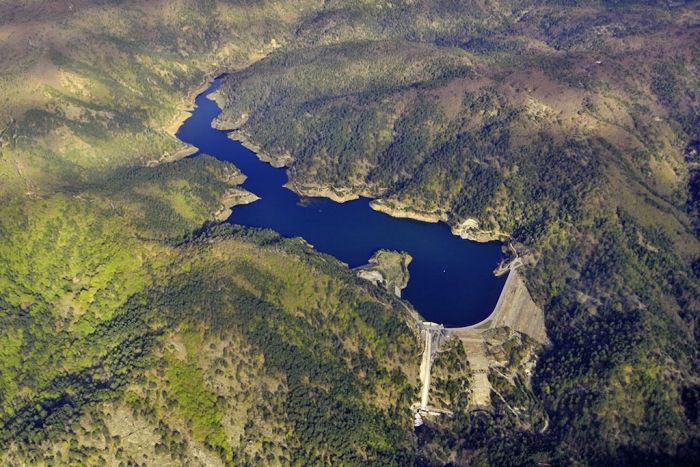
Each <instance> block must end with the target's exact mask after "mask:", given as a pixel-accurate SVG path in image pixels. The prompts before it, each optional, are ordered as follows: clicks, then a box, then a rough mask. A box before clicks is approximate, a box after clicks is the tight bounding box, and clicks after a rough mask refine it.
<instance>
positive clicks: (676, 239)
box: [0, 0, 700, 465]
mask: <svg viewBox="0 0 700 467" xmlns="http://www.w3.org/2000/svg"><path fill="white" fill-rule="evenodd" d="M699 20H700V13H699V12H698V7H697V4H696V3H694V2H643V1H614V2H612V1H588V0H582V1H551V0H531V1H528V0H503V1H495V2H474V1H466V0H465V1H441V0H437V1H436V0H412V1H392V2H388V1H369V0H367V1H365V0H350V1H336V0H330V1H325V2H314V1H311V0H296V1H279V0H261V1H254V0H253V1H250V0H228V1H224V0H220V1H215V0H176V1H160V0H157V1H150V0H149V1H144V0H124V1H99V2H95V1H80V0H74V1H61V0H58V1H56V0H52V1H41V0H37V1H31V2H20V1H11V0H0V104H1V105H0V238H2V242H0V463H2V464H4V465H35V464H44V465H66V464H75V465H94V464H108V465H120V464H123V465H136V464H138V465H144V464H147V465H183V464H190V465H201V464H204V465H220V464H235V465H238V464H242V465H264V464H285V465H288V464H301V463H307V464H309V463H310V464H331V465H338V464H344V465H348V464H351V465H357V464H367V463H375V464H394V465H397V464H398V465H410V464H413V463H419V464H426V465H439V464H441V463H444V462H448V461H449V462H453V463H456V464H474V463H480V464H492V465H509V464H510V465H524V464H534V463H546V464H556V465H563V464H566V465H569V464H571V463H576V462H578V463H582V464H611V463H616V464H624V463H637V464H638V463H641V462H644V463H648V464H655V465H665V464H679V465H683V464H689V463H692V462H693V461H697V460H698V458H699V457H700V455H699V454H698V451H699V449H700V441H698V440H699V437H700V427H699V423H700V419H699V418H698V413H699V412H698V407H700V374H699V371H698V355H697V350H698V347H699V346H698V343H699V342H698V339H700V323H698V316H699V313H698V312H699V311H700V310H699V309H698V308H699V307H700V298H699V297H700V242H699V241H698V225H700V224H698V222H700V221H699V219H700V211H699V210H698V206H699V203H698V200H700V194H699V188H698V180H700V177H698V170H699V169H698V167H699V165H698V164H700V158H699V157H700V156H698V154H700V153H699V152H698V151H699V150H700V149H699V148H700V145H699V143H698V140H700V134H698V128H700V123H699V122H700V120H699V117H698V112H699V110H700V109H699V108H698V106H699V104H698V102H700V100H699V99H698V95H699V94H700V83H699V80H700V78H698V77H699V76H700V69H699V68H700V62H699V60H700V53H699V50H698V49H699V45H698V44H700V32H699V31H700V29H699V28H698V25H699V24H700V22H699ZM223 71H226V72H229V73H230V74H229V76H228V78H227V80H226V82H225V83H224V85H223V86H222V88H221V90H220V92H219V95H218V96H217V99H218V101H219V102H220V103H221V104H222V105H223V106H224V107H225V108H224V113H223V115H222V118H221V120H220V121H219V124H220V125H221V126H225V127H228V128H236V129H237V130H238V132H237V133H234V135H233V136H234V137H240V138H242V139H243V140H244V141H246V142H247V143H248V144H250V145H251V146H253V147H256V148H260V151H261V155H262V156H263V157H266V158H269V159H270V160H272V161H275V162H277V163H283V164H287V165H288V166H289V173H290V182H291V186H292V187H293V188H295V189H296V190H298V191H300V192H301V193H319V192H328V193H342V194H344V195H348V194H349V195H353V194H366V195H370V196H372V197H375V198H380V199H381V200H382V203H381V206H383V208H384V209H385V210H388V211H393V212H395V213H396V212H398V213H408V214H409V215H413V216H419V215H424V214H426V213H427V214H430V215H431V216H435V217H439V218H442V219H444V220H446V221H448V222H449V223H450V224H452V225H453V226H454V227H455V229H456V231H458V232H461V233H463V234H464V235H465V236H469V237H472V238H479V239H487V238H494V237H503V236H506V237H509V238H510V239H511V241H512V242H513V245H514V247H515V248H516V250H517V251H518V253H519V255H520V256H521V258H522V259H523V261H524V262H525V264H526V267H525V268H523V269H522V271H523V273H524V275H525V276H526V278H527V284H528V287H529V288H530V291H531V292H532V295H533V297H534V298H535V300H536V301H537V302H538V304H540V305H542V306H543V308H544V311H545V317H546V320H547V331H548V334H549V337H550V339H551V341H552V345H551V346H550V347H548V348H546V349H543V350H542V351H541V353H540V354H539V355H537V356H536V357H532V358H534V359H536V360H537V365H536V366H535V368H534V372H533V373H532V374H525V373H523V372H512V373H507V374H491V375H490V377H491V380H492V381H491V384H492V386H493V387H494V389H495V390H496V391H497V392H498V397H494V398H493V399H494V405H493V407H491V408H490V409H488V410H482V411H478V412H472V413H467V412H466V409H465V407H466V400H467V399H468V397H469V393H470V389H469V387H468V386H469V384H470V370H469V367H468V365H467V364H466V362H465V360H464V359H465V355H464V352H463V349H462V348H461V347H460V346H458V345H457V346H456V345H452V344H451V345H450V346H448V348H447V351H446V352H445V353H444V354H442V355H440V356H439V358H438V359H437V360H436V376H435V386H434V388H433V390H434V391H435V392H434V393H435V396H436V397H437V398H438V399H439V400H441V401H443V402H444V403H445V404H446V405H448V406H449V407H451V408H453V409H454V410H455V412H456V414H455V416H454V417H452V418H442V419H440V418H437V419H434V420H428V423H427V425H426V426H425V427H424V429H423V430H422V431H421V432H420V433H419V436H417V437H416V436H415V435H414V433H413V431H412V429H411V428H412V414H411V413H410V407H411V404H412V403H413V402H415V400H416V397H417V394H416V385H417V381H418V377H417V375H418V364H419V357H418V356H419V353H420V349H419V346H418V344H417V342H416V339H415V336H414V329H412V327H411V325H410V324H409V320H408V316H407V312H406V304H405V302H401V301H400V300H399V299H397V298H395V297H393V296H392V295H390V294H388V293H386V292H384V291H382V290H381V289H379V288H377V287H373V286H372V285H371V284H369V283H365V282H364V281H361V280H359V279H357V278H355V277H354V276H353V275H352V274H351V273H350V272H349V271H348V270H347V268H346V267H345V266H344V265H342V264H341V263H339V262H337V261H336V260H334V259H333V258H330V257H327V256H323V255H320V254H318V253H317V252H314V250H313V249H312V248H310V247H309V246H308V245H306V244H305V243H304V242H302V241H300V240H289V239H282V238H280V237H279V236H277V235H276V234H274V233H272V232H268V231H256V230H250V229H242V228H235V227H230V226H227V227H224V226H217V225H214V224H212V221H213V219H214V218H215V217H216V216H217V215H218V214H219V213H221V212H222V209H224V210H225V209H226V208H228V206H225V205H224V204H225V203H232V202H235V199H238V198H236V196H240V197H241V199H243V198H245V196H246V193H245V192H243V190H242V189H241V188H240V187H238V185H239V184H240V183H241V182H242V180H243V177H242V175H241V174H240V173H239V171H238V170H237V169H236V168H235V167H234V166H232V165H230V164H224V163H221V162H218V161H216V160H214V159H212V158H209V157H207V156H200V157H197V158H194V159H182V157H183V156H184V155H185V154H187V153H188V152H189V151H190V149H191V148H187V147H185V146H184V145H183V144H182V143H181V142H179V141H178V140H177V139H176V138H175V137H174V132H175V130H176V129H177V127H178V126H179V124H180V122H181V121H182V119H183V118H185V116H186V115H187V114H186V112H185V111H186V109H187V108H189V106H191V105H192V102H193V96H194V94H195V93H196V91H197V88H198V87H199V86H201V85H202V84H203V83H205V82H206V81H207V79H209V78H211V77H212V76H214V75H215V74H218V73H220V72H223ZM233 195H235V196H233ZM232 196H233V197H232ZM234 209H235V207H234ZM533 349H539V347H537V346H534V345H531V343H530V342H529V341H528V340H527V339H524V338H523V339H520V338H517V339H509V340H506V341H505V344H504V345H503V348H502V349H500V350H499V352H502V353H503V354H504V355H505V357H504V359H505V360H506V361H507V362H509V363H513V364H514V365H516V364H517V363H518V362H519V361H521V360H522V359H523V358H525V356H526V355H527V358H531V355H530V353H532V352H534V350H533ZM513 407H516V408H517V407H525V408H526V409H525V410H520V409H518V410H513Z"/></svg>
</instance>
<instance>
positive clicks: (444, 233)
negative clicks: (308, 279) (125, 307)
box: [177, 78, 505, 327]
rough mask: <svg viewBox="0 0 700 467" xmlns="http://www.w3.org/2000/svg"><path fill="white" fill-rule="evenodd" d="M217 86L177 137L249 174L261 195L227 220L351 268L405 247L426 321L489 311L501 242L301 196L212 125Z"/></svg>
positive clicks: (467, 318)
mask: <svg viewBox="0 0 700 467" xmlns="http://www.w3.org/2000/svg"><path fill="white" fill-rule="evenodd" d="M220 84H221V78H217V79H216V80H214V82H213V83H212V85H211V86H210V87H209V88H208V89H207V90H206V91H204V92H203V93H202V94H200V95H199V96H197V98H196V101H195V103H196V108H195V110H194V111H193V112H192V116H191V117H190V118H188V119H187V120H186V121H185V122H184V123H183V125H182V126H181V127H180V129H179V131H178V133H177V136H178V137H179V138H180V139H181V140H182V141H185V142H187V143H189V144H191V145H193V146H195V147H197V148H198V149H199V151H198V153H197V154H201V153H205V154H209V155H211V156H214V157H216V158H217V159H219V160H222V161H226V162H231V163H233V164H235V165H236V166H237V167H238V168H239V169H240V170H241V171H242V172H243V173H244V174H245V175H246V176H247V177H248V178H247V180H246V181H245V183H243V188H245V189H246V190H248V191H250V192H252V193H255V194H256V195H258V196H259V197H260V198H261V199H260V200H258V201H256V202H254V203H251V204H248V205H245V206H237V207H235V208H234V209H233V214H232V215H231V217H230V218H229V219H228V222H230V223H232V224H239V225H244V226H250V227H265V228H270V229H272V230H275V231H277V232H279V233H280V234H282V235H284V236H286V237H302V238H304V239H305V240H306V241H308V242H309V243H311V244H312V245H313V246H314V248H316V249H317V250H318V251H322V252H324V253H328V254H330V255H333V256H335V257H336V258H338V259H339V260H341V261H343V262H345V263H347V264H348V265H349V266H350V267H356V266H360V265H363V264H366V263H367V260H368V259H369V258H370V257H371V256H372V254H373V253H374V252H375V251H377V250H378V249H382V248H384V249H391V250H399V251H406V252H408V253H409V254H410V255H411V256H412V257H413V261H412V262H411V264H410V266H409V272H410V275H411V277H410V280H409V283H408V287H406V288H405V289H404V291H403V293H402V295H403V297H404V298H405V299H407V300H408V301H409V302H411V304H413V306H414V307H415V308H416V309H417V310H418V311H419V312H420V313H421V315H423V317H425V318H426V319H427V320H429V321H433V322H436V323H441V324H444V325H445V326H447V327H456V326H467V325H470V324H474V323H477V322H479V321H481V320H482V319H484V318H485V317H486V316H488V315H489V314H490V313H491V311H492V310H493V307H494V306H495V304H496V301H497V300H498V296H499V294H500V292H501V289H502V288H503V284H504V282H505V276H502V277H494V276H493V273H492V271H493V269H494V268H495V267H496V265H497V264H498V262H499V260H500V259H501V258H502V252H501V245H500V243H498V242H491V243H476V242H470V241H466V240H462V239H460V238H459V237H456V236H454V235H452V233H451V232H450V229H449V227H448V226H447V225H446V224H444V223H438V224H431V223H425V222H419V221H414V220H411V219H397V218H393V217H390V216H387V215H385V214H382V213H379V212H377V211H374V210H372V209H371V208H370V207H369V202H370V200H369V199H367V198H360V199H358V200H355V201H349V202H346V203H336V202H334V201H331V200H329V199H325V198H300V197H299V196H298V195H297V194H295V193H294V192H292V191H290V190H288V189H287V188H284V187H283V185H284V184H285V183H286V182H287V171H286V170H285V169H277V168H274V167H272V166H271V165H269V164H267V163H265V162H262V161H260V160H259V159H258V158H257V156H256V155H255V153H254V152H252V151H250V150H249V149H247V148H245V147H244V146H243V145H242V144H241V143H240V142H238V141H234V140H231V139H230V138H229V137H228V135H227V132H225V131H221V130H216V129H214V128H212V127H211V123H212V120H213V119H214V118H216V117H217V116H218V115H219V114H220V113H221V109H219V107H218V105H217V104H216V103H215V102H214V101H212V100H211V99H209V98H208V95H209V94H211V93H212V92H214V91H216V90H217V89H218V88H219V85H220ZM195 156H196V154H195Z"/></svg>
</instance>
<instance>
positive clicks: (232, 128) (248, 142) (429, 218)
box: [212, 101, 510, 243]
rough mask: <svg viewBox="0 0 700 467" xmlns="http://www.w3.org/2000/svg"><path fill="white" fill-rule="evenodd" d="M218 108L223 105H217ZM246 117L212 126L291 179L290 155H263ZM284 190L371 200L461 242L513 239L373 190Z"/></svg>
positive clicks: (304, 187) (294, 184) (296, 186)
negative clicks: (446, 230)
mask: <svg viewBox="0 0 700 467" xmlns="http://www.w3.org/2000/svg"><path fill="white" fill-rule="evenodd" d="M216 102H217V105H220V104H219V102H218V101H216ZM246 118H247V115H246V116H245V117H244V118H243V119H239V120H238V121H236V122H230V121H227V120H224V119H221V117H220V116H219V117H217V118H215V119H214V121H213V122H212V127H213V128H216V129H218V130H221V131H226V132H228V137H229V138H230V139H231V140H233V141H238V142H239V143H241V144H242V145H243V146H244V147H245V148H246V149H248V150H249V151H252V152H253V153H255V156H256V157H257V158H258V159H260V160H261V161H263V162H266V163H268V164H270V165H271V166H272V167H275V168H285V169H287V175H289V167H290V164H291V163H292V162H293V161H294V158H293V157H292V155H291V154H284V155H280V156H272V155H270V154H268V153H266V152H265V151H263V150H262V149H261V148H260V146H259V145H258V144H256V143H255V142H254V141H253V138H252V137H251V136H250V135H249V134H248V133H246V132H245V130H243V129H241V128H240V126H241V125H242V124H244V123H245V120H246ZM284 187H285V188H288V189H289V190H291V191H293V192H294V193H296V194H297V195H299V196H302V197H308V198H327V199H330V200H332V201H334V202H336V203H346V202H348V201H353V200H356V199H359V198H360V197H363V198H369V199H370V203H369V206H370V208H372V209H373V210H375V211H377V212H381V213H382V214H386V215H388V216H391V217H394V218H400V219H412V220H416V221H419V222H428V223H432V224H435V223H438V222H444V223H445V224H447V225H448V226H449V227H450V231H451V232H452V234H453V235H455V236H457V237H460V238H462V239H463V240H468V241H472V242H477V243H488V242H493V241H499V242H501V243H505V242H507V241H508V240H509V239H510V235H508V234H506V233H503V232H499V231H492V230H482V229H479V227H478V225H479V222H478V220H476V219H474V218H467V219H464V220H462V221H459V222H455V221H453V220H452V219H450V217H449V215H448V214H447V213H446V212H445V211H443V210H438V211H435V212H421V211H416V210H412V209H410V208H406V207H403V206H397V205H395V204H394V205H392V204H390V203H394V202H392V201H389V200H386V199H383V198H381V195H379V194H378V193H371V192H370V190H359V191H355V190H352V189H348V188H346V189H339V188H336V187H332V186H322V185H318V186H309V185H302V184H299V183H298V182H294V181H292V180H290V179H289V176H288V177H287V183H285V184H284Z"/></svg>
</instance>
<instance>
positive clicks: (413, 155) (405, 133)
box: [219, 1, 700, 464]
mask: <svg viewBox="0 0 700 467" xmlns="http://www.w3.org/2000/svg"><path fill="white" fill-rule="evenodd" d="M699 19H700V13H699V12H698V9H697V5H696V4H692V3H688V4H682V3H679V4H675V5H673V6H670V5H667V4H660V5H656V4H654V5H651V4H648V3H646V2H568V3H565V2H499V3H488V4H484V5H476V4H475V3H473V2H432V1H431V2H427V1H426V2H420V1H418V2H410V3H409V2H407V3H406V4H389V3H381V2H377V3H372V4H371V5H368V4H366V3H351V4H348V3H347V2H336V3H333V2H330V3H329V4H328V5H327V7H326V8H325V9H324V11H323V12H321V13H319V14H317V15H315V16H314V17H312V18H309V19H307V20H306V21H305V23H304V26H302V27H300V28H299V29H298V30H297V37H296V40H295V46H294V47H290V48H288V49H287V50H279V51H276V52H275V53H273V54H271V55H270V56H268V57H266V58H265V59H263V60H260V61H259V62H256V63H255V64H253V65H252V66H250V67H248V68H246V69H245V70H242V71H240V72H237V73H233V74H232V75H231V76H230V77H229V78H228V80H227V83H226V85H225V86H224V87H223V88H222V91H221V93H222V95H223V98H222V101H223V102H225V103H226V107H225V113H224V115H223V116H222V118H221V121H220V122H219V124H220V125H221V126H222V127H226V128H236V129H238V130H239V132H238V134H239V135H240V137H242V138H243V139H244V140H245V141H250V143H251V144H252V145H253V146H254V147H256V148H259V150H260V152H261V153H262V154H263V156H264V157H267V158H269V159H270V160H272V161H275V162H278V163H285V164H288V165H289V167H290V175H291V186H293V187H294V188H296V189H297V190H299V191H300V192H301V193H317V192H323V191H324V190H329V191H334V192H336V193H343V194H344V195H345V196H348V194H352V193H356V194H365V195H369V196H372V197H375V198H381V199H382V203H381V204H380V205H378V208H382V210H388V211H389V212H395V213H397V214H402V215H405V214H408V215H414V216H416V217H421V216H424V215H426V214H428V215H432V216H438V217H441V218H443V219H445V220H447V221H448V222H450V223H451V224H452V225H453V226H455V229H456V230H457V231H460V232H462V233H464V234H466V235H467V236H471V237H473V238H480V239H484V238H494V237H499V236H502V235H504V234H505V235H508V236H509V237H510V238H511V239H512V240H513V241H514V243H515V246H516V248H517V250H518V251H519V252H520V254H521V255H523V257H524V258H525V260H526V262H528V263H529V265H530V267H528V268H527V269H526V275H527V277H528V284H529V286H530V288H531V290H532V292H533V294H534V295H535V297H536V300H537V301H538V302H539V303H541V304H543V305H544V308H545V315H546V318H547V327H548V332H549V335H550V337H551V339H552V341H553V345H552V347H551V348H550V349H548V350H547V351H545V352H544V353H543V354H542V355H541V357H540V361H539V363H538V365H537V369H536V371H535V374H534V375H533V381H534V383H535V394H536V397H537V398H538V399H539V400H540V401H541V402H542V403H543V404H544V407H545V409H546V412H547V414H548V417H549V420H550V423H549V426H548V427H547V430H546V431H545V432H543V433H537V432H535V431H534V430H532V429H529V430H523V429H522V427H523V426H524V425H525V421H524V420H518V417H515V418H513V417H511V416H510V415H508V414H503V413H502V414H500V415H497V416H496V420H495V421H494V420H492V421H490V422H489V423H491V424H493V425H496V426H498V425H505V426H509V427H510V428H509V429H511V430H513V431H511V434H510V435H506V436H503V437H501V436H500V435H499V436H497V438H501V441H499V442H494V441H493V438H490V439H489V438H488V437H487V438H486V439H485V440H484V441H483V443H484V444H481V445H479V443H476V446H475V443H474V438H475V435H474V432H473V425H471V424H470V423H467V424H466V425H463V426H462V427H459V428H453V430H452V431H454V430H458V431H460V430H461V431H460V432H461V433H462V435H457V436H456V437H455V438H453V441H452V443H454V445H456V447H455V446H453V448H452V449H457V451H461V452H463V453H464V452H469V451H470V450H473V449H474V448H475V447H477V448H480V447H481V448H483V447H486V448H487V450H493V449H497V450H500V451H501V454H499V455H498V456H499V457H491V459H499V462H498V463H501V462H506V461H507V462H512V463H516V464H517V463H521V462H526V461H527V460H528V459H530V460H535V459H536V460H539V461H543V459H560V460H562V461H564V460H565V459H583V460H586V461H588V462H592V463H608V462H638V461H640V460H641V459H645V460H658V461H659V462H662V463H668V462H672V461H673V459H676V461H677V462H680V459H686V460H687V459H689V458H693V457H696V456H697V455H698V454H697V449H698V444H697V443H698V442H697V436H698V419H697V416H696V409H695V407H696V406H697V394H698V386H697V384H698V370H697V368H698V367H697V364H698V360H697V357H698V355H697V349H698V343H699V341H698V339H699V338H700V326H699V324H700V323H699V322H698V316H699V315H698V311H700V310H699V308H700V300H699V299H698V297H700V275H698V264H700V259H699V258H700V242H698V237H697V218H698V211H697V201H696V198H697V194H696V191H697V189H696V188H694V184H697V180H696V179H697V176H695V180H696V181H695V182H694V181H693V180H694V178H693V175H692V174H693V170H697V160H696V159H697V148H696V146H697V143H696V141H697V138H698V137H699V136H700V135H699V134H698V128H699V126H698V125H699V122H700V120H698V118H699V117H698V115H699V113H698V112H699V111H700V107H699V105H698V92H700V80H699V79H698V76H700V75H699V74H698V72H699V71H700V69H699V65H700V62H698V59H699V57H700V54H699V52H700V50H699V48H698V44H699V43H700V35H699V33H698V20H699ZM387 207H388V209H387ZM475 221H476V222H475ZM465 225H466V226H468V228H466V229H465V228H464V226H465ZM490 429H494V428H490ZM516 433H517V434H516ZM443 434H444V432H443ZM453 435H454V433H453V434H452V435H451V436H453ZM499 443H502V444H499ZM496 446H500V447H499V448H496ZM509 450H511V451H512V450H515V451H517V452H518V453H519V454H518V456H514V455H512V456H511V457H510V458H509V457H508V456H506V457H505V458H504V457H500V456H501V455H502V454H503V452H504V451H505V452H508V451H509ZM489 452H490V453H491V454H493V455H494V456H495V455H496V454H495V453H493V452H491V451H489ZM553 452H557V454H556V455H555V456H554V457H551V454H552V453H553ZM543 453H548V454H546V455H544V457H542V456H543Z"/></svg>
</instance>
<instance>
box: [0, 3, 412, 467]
mask: <svg viewBox="0 0 700 467" xmlns="http://www.w3.org/2000/svg"><path fill="white" fill-rule="evenodd" d="M308 3H311V2H308ZM304 8H305V5H304V3H303V2H278V3H272V2H270V3H267V2H261V3H256V2H207V1H204V2H198V1H181V2H151V1H148V2H145V1H141V2H56V1H51V2H7V1H3V2H0V64H1V65H2V66H1V68H2V71H1V72H0V77H1V79H0V89H2V92H1V93H0V95H1V96H2V104H3V105H2V106H0V179H1V180H2V182H1V183H0V237H1V238H2V242H1V244H0V463H2V464H3V465H37V464H41V465H67V464H69V465H95V464H105V463H106V464H108V465H120V464H121V465H127V464H128V465H146V464H148V465H183V464H195V465H202V464H204V465H221V464H229V465H231V464H248V465H252V464H257V465H259V464H261V463H284V464H289V463H298V462H300V461H305V462H312V463H331V464H338V463H346V464H359V463H366V462H379V463H395V464H396V463H401V464H406V463H411V459H412V458H413V456H414V440H413V437H412V432H411V430H410V427H411V423H412V422H411V420H412V414H411V413H410V410H409V408H410V404H411V402H412V401H413V400H414V398H415V395H414V390H415V389H414V385H415V382H416V379H417V376H416V372H417V369H416V368H415V365H414V362H413V356H414V355H416V354H417V352H418V349H417V347H416V345H415V341H414V335H413V331H412V330H411V328H409V325H408V321H407V316H406V312H405V308H404V306H403V305H399V304H398V302H397V301H396V300H395V299H394V298H393V297H392V296H389V295H387V294H384V293H383V292H381V291H380V290H379V289H375V288H373V287H371V286H369V285H367V284H365V283H364V282H363V281H360V280H359V279H356V278H355V277H354V276H353V275H352V274H351V273H350V272H349V271H348V270H347V268H346V267H345V266H343V265H341V264H340V263H339V262H337V261H336V260H334V259H333V258H330V257H322V256H320V255H318V254H317V253H315V252H314V251H313V250H312V249H311V248H310V247H309V246H308V245H305V244H303V243H302V242H300V241H296V240H289V241H287V240H282V239H280V238H279V237H278V236H276V235H275V234H274V233H271V232H259V231H248V230H241V229H232V228H228V229H227V228H221V227H217V228H214V227H207V225H208V224H210V222H211V221H213V220H214V217H215V216H217V215H218V214H219V213H221V212H222V211H223V212H225V210H226V208H228V207H229V205H224V204H223V203H235V202H236V201H237V199H239V198H245V197H246V196H247V194H246V193H245V192H244V191H243V190H242V189H241V188H240V187H238V184H240V183H241V182H242V181H243V176H242V175H241V174H240V172H239V171H238V170H237V169H236V168H235V167H234V166H232V165H230V164H224V163H221V162H218V161H216V160H214V159H212V158H210V157H208V156H199V157H197V158H194V159H182V160H180V159H181V158H182V156H184V155H185V154H187V153H188V152H189V151H190V149H189V148H186V147H185V146H184V145H183V144H182V143H180V142H179V141H178V140H177V139H176V138H175V137H174V134H173V133H174V131H175V130H176V129H177V127H178V126H179V123H180V122H181V121H182V119H183V118H184V117H185V116H186V115H187V114H186V113H185V110H186V109H187V108H188V107H189V106H191V105H192V102H193V96H194V93H195V91H196V89H197V86H199V85H201V84H203V83H204V82H205V81H206V80H207V79H208V77H211V76H212V75H213V74H214V73H218V72H220V71H221V70H228V69H236V68H239V67H241V66H244V65H246V64H249V63H252V62H253V61H255V60H257V59H259V58H260V57H262V56H263V55H264V54H266V53H268V52H269V51H270V50H272V49H274V48H275V47H278V46H279V45H280V44H281V43H282V42H283V41H284V40H285V38H286V37H287V36H288V35H290V34H291V25H292V24H294V23H295V22H296V21H297V20H298V19H299V17H300V16H301V15H303V14H304Z"/></svg>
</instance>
